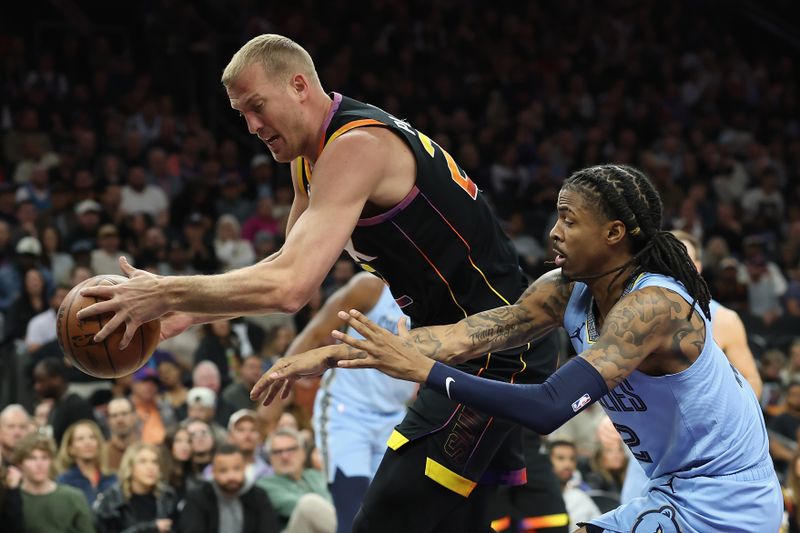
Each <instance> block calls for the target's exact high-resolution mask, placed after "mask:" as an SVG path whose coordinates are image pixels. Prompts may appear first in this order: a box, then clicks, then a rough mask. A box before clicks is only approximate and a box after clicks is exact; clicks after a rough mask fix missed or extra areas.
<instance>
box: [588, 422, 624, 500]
mask: <svg viewBox="0 0 800 533" xmlns="http://www.w3.org/2000/svg"><path fill="white" fill-rule="evenodd" d="M617 437H618V435H617ZM623 446H624V445H623V444H622V439H620V438H616V439H614V441H613V442H602V441H601V443H600V447H599V448H598V449H597V451H596V452H595V455H594V457H593V458H592V461H591V467H592V471H591V472H590V473H589V475H588V476H587V477H586V482H587V483H588V484H589V486H590V487H592V488H593V489H597V490H602V491H604V492H612V493H615V494H619V493H620V491H621V490H622V483H623V481H625V472H626V471H627V469H628V456H627V455H625V450H624V448H623Z"/></svg>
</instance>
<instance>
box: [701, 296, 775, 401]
mask: <svg viewBox="0 0 800 533" xmlns="http://www.w3.org/2000/svg"><path fill="white" fill-rule="evenodd" d="M713 329H714V339H715V340H716V341H717V344H719V347H720V348H722V351H723V352H725V356H726V357H727V358H728V361H730V362H731V364H732V365H733V366H734V367H736V370H738V371H739V372H740V373H741V374H742V376H744V379H746V380H747V382H748V383H750V386H751V387H753V391H754V392H755V393H756V398H761V390H762V388H763V386H764V383H763V382H762V381H761V375H760V374H759V373H758V367H757V366H756V361H755V359H754V358H753V352H751V351H750V346H748V344H747V332H746V331H745V329H744V324H743V323H742V319H741V318H739V315H738V314H736V311H734V310H732V309H727V308H725V307H721V308H720V309H719V310H718V311H717V314H716V315H715V316H714V322H713Z"/></svg>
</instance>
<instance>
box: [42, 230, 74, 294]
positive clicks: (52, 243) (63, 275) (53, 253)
mask: <svg viewBox="0 0 800 533" xmlns="http://www.w3.org/2000/svg"><path fill="white" fill-rule="evenodd" d="M42 264H43V265H44V266H46V267H47V268H48V269H50V272H52V273H53V279H54V280H55V283H56V284H65V283H68V282H69V274H70V271H71V270H72V267H73V262H72V257H70V255H69V254H68V253H65V252H64V251H63V250H62V249H61V235H60V234H59V233H58V229H56V227H55V226H45V227H44V228H43V229H42Z"/></svg>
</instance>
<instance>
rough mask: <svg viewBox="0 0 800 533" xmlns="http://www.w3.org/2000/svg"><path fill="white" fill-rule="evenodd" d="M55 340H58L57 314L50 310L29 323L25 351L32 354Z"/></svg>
mask: <svg viewBox="0 0 800 533" xmlns="http://www.w3.org/2000/svg"><path fill="white" fill-rule="evenodd" d="M54 340H56V312H55V311H54V310H53V309H52V308H48V309H47V310H46V311H42V312H41V313H39V314H38V315H36V316H34V317H33V318H31V321H30V322H28V329H27V330H26V331H25V349H26V350H27V351H28V353H30V352H33V351H35V350H36V349H37V348H39V347H40V346H41V345H43V344H46V343H48V342H50V341H54Z"/></svg>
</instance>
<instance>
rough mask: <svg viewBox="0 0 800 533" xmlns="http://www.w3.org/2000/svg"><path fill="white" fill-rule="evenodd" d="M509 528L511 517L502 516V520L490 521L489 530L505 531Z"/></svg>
mask: <svg viewBox="0 0 800 533" xmlns="http://www.w3.org/2000/svg"><path fill="white" fill-rule="evenodd" d="M509 527H511V517H508V516H504V517H503V518H498V519H497V520H492V525H491V528H492V529H493V530H494V531H505V530H507V529H508V528H509Z"/></svg>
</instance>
